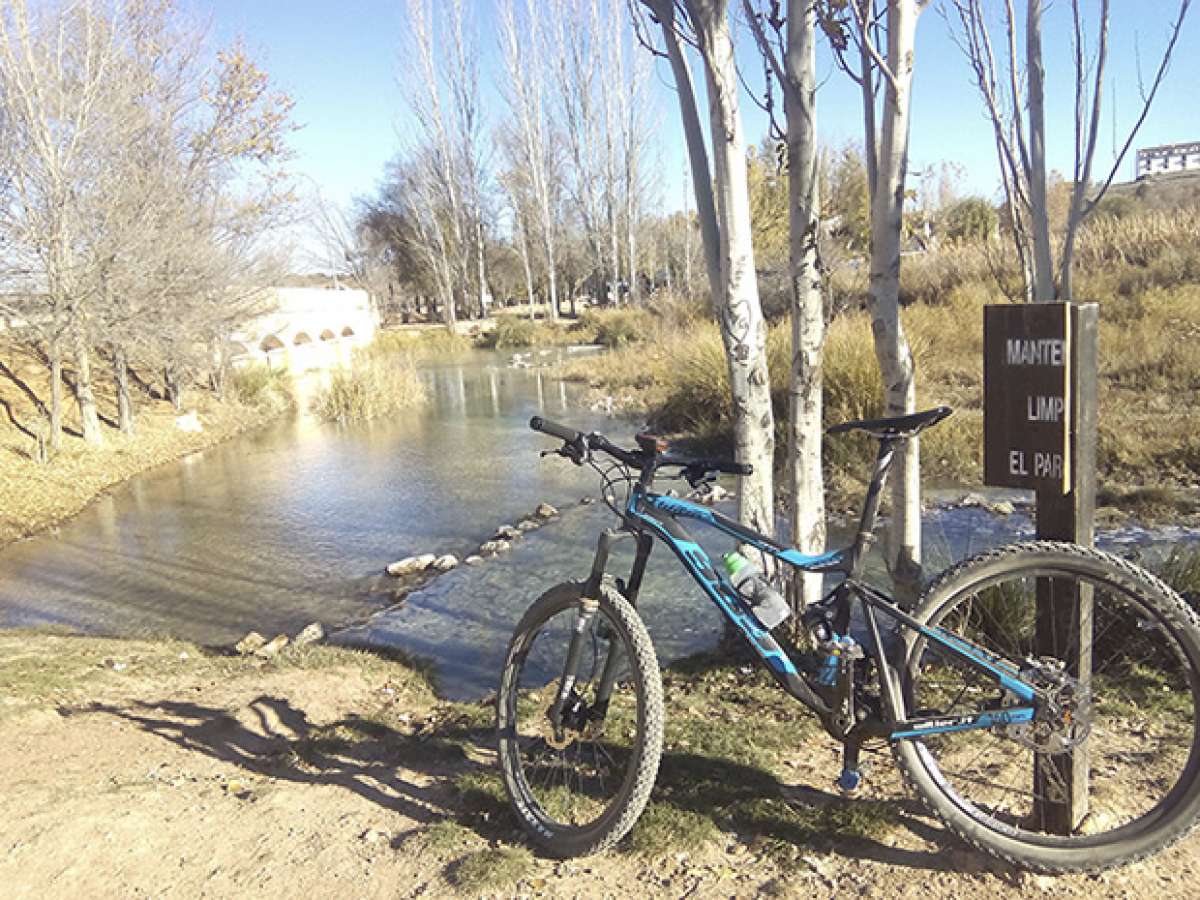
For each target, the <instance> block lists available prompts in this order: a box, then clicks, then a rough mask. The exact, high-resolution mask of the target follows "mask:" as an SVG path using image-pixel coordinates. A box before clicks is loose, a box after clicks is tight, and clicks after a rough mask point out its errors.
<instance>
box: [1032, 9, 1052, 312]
mask: <svg viewBox="0 0 1200 900" xmlns="http://www.w3.org/2000/svg"><path fill="white" fill-rule="evenodd" d="M1043 2H1044V0H1029V6H1028V8H1027V11H1026V20H1025V49H1026V53H1027V56H1026V71H1027V73H1028V79H1029V166H1030V171H1029V203H1030V206H1031V207H1032V215H1031V216H1030V223H1029V224H1030V228H1031V229H1032V230H1033V299H1034V300H1035V301H1037V302H1049V301H1052V300H1053V299H1054V260H1053V257H1052V254H1051V249H1050V216H1049V212H1048V208H1047V206H1046V107H1045V84H1046V69H1045V66H1043V65H1042V3H1043Z"/></svg>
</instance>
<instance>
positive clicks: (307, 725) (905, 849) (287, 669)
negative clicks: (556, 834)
mask: <svg viewBox="0 0 1200 900" xmlns="http://www.w3.org/2000/svg"><path fill="white" fill-rule="evenodd" d="M0 661H2V662H0V691H2V693H3V696H4V698H5V699H4V702H3V705H2V706H0V779H3V781H4V783H5V784H6V785H7V789H6V790H5V791H4V794H3V797H2V799H0V884H2V885H4V888H3V894H4V895H5V896H6V897H39V898H40V897H49V896H55V897H109V896H113V897H143V896H146V897H240V896H256V897H284V896H287V897H296V896H301V897H304V896H307V897H330V896H347V897H349V896H353V897H376V896H378V897H383V896H387V897H417V896H445V895H451V894H464V895H470V894H475V893H485V894H495V895H498V896H547V897H624V896H635V895H636V896H655V897H658V896H662V897H698V898H704V897H714V898H715V897H752V896H760V895H763V894H770V895H775V896H797V897H801V896H802V897H814V896H815V897H824V896H867V897H898V896H910V897H923V898H942V897H947V898H948V897H961V896H968V895H969V896H972V897H1017V896H1031V895H1032V896H1038V895H1045V896H1053V897H1093V898H1094V897H1148V896H1154V897H1194V896H1195V895H1196V887H1195V885H1196V878H1197V874H1198V873H1197V869H1198V863H1200V858H1198V855H1197V851H1198V850H1200V841H1198V840H1197V839H1196V838H1192V839H1191V840H1189V841H1188V842H1186V843H1184V844H1183V845H1181V846H1180V847H1177V848H1174V849H1173V850H1171V851H1169V852H1167V853H1165V854H1163V855H1161V856H1160V857H1158V858H1157V859H1155V860H1153V861H1152V862H1151V863H1148V864H1143V865H1140V866H1136V867H1133V868H1130V869H1126V870H1122V871H1119V872H1116V873H1111V874H1106V875H1103V876H1099V877H1070V878H1063V879H1052V878H1039V877H1032V876H1027V875H1023V874H1021V873H1018V872H1014V871H1012V870H1009V869H1007V868H1005V867H1001V866H998V865H994V864H992V863H991V862H990V861H988V860H987V859H985V858H983V857H981V856H979V855H977V854H975V853H973V852H972V851H970V850H968V849H966V848H965V847H963V846H962V845H960V844H958V843H956V842H954V841H953V840H952V839H950V838H949V837H948V836H947V835H946V834H945V833H944V832H943V831H942V829H941V828H940V827H939V826H938V825H937V824H936V823H935V822H934V821H933V820H931V819H930V818H929V817H928V816H926V815H925V814H924V813H923V812H922V811H921V810H920V808H919V807H918V806H917V805H916V804H914V803H912V802H911V801H909V800H907V799H905V798H903V797H901V796H899V795H898V794H897V793H895V789H894V782H893V781H892V780H891V777H890V769H889V767H888V766H887V765H886V761H885V760H882V759H881V760H880V761H879V762H878V763H877V764H876V767H875V768H876V774H877V775H878V776H879V777H878V778H877V779H876V780H875V781H874V782H873V786H872V791H873V794H872V796H871V798H870V799H868V800H866V801H861V803H862V804H864V805H862V806H860V807H858V808H859V809H862V810H870V811H871V812H872V815H882V818H883V820H885V821H886V823H887V826H886V828H883V829H882V830H880V829H876V828H871V829H868V830H867V832H864V833H868V832H869V833H870V834H871V835H872V836H870V837H863V836H859V837H854V836H849V837H840V836H838V835H834V839H833V840H831V839H830V836H829V835H809V836H808V837H805V836H804V835H803V834H801V833H799V832H793V833H792V837H793V838H795V839H794V840H791V841H783V840H782V838H786V837H787V836H788V834H789V833H788V832H787V831H782V830H778V831H773V830H772V828H773V826H772V825H771V823H770V822H769V821H766V820H764V827H763V829H762V830H760V831H758V833H750V832H746V833H736V832H734V831H727V830H716V831H713V832H705V833H704V839H703V840H701V841H699V842H698V843H695V844H694V845H688V844H687V842H686V841H684V842H683V843H678V840H679V839H678V837H677V838H676V840H677V843H676V845H675V846H674V847H668V848H666V849H664V848H663V847H659V848H658V849H657V850H655V849H653V842H649V848H650V849H647V842H646V841H644V840H643V841H642V842H641V845H642V846H641V849H637V846H638V842H636V841H635V842H634V848H633V849H628V850H626V851H624V852H614V853H609V854H605V855H602V856H599V857H594V858H588V859H583V860H576V861H571V862H557V861H554V860H548V859H540V858H537V857H535V856H532V855H531V854H529V853H528V851H527V850H525V849H524V848H523V846H522V845H521V843H520V840H519V836H518V835H517V834H516V833H514V832H513V830H512V821H511V820H509V819H508V818H507V817H506V814H505V812H504V808H503V805H502V804H501V803H500V802H499V801H498V799H497V798H496V796H495V794H494V782H493V781H492V780H491V779H492V772H491V769H490V767H489V758H490V756H489V751H488V750H487V749H486V742H487V729H486V725H487V721H488V719H489V717H490V713H489V711H488V710H487V708H486V707H483V706H463V705H456V706H450V705H446V704H439V703H438V702H437V701H436V700H435V699H434V698H433V696H432V694H431V693H430V692H429V690H428V688H427V686H426V685H425V684H424V682H423V681H422V679H421V678H420V677H419V676H418V675H416V674H415V673H413V672H412V671H411V670H409V669H407V668H405V667H403V666H400V665H397V664H394V663H387V662H384V661H380V660H378V659H377V658H375V657H368V656H366V655H364V654H351V653H348V652H346V651H331V650H325V649H319V650H313V651H309V652H298V653H295V654H291V655H289V656H287V657H285V658H283V659H281V660H277V661H272V662H260V661H245V660H228V659H220V658H212V657H207V656H204V655H202V654H200V653H199V652H198V651H196V650H195V648H189V647H188V646H187V645H183V644H174V643H168V644H148V643H133V642H107V641H99V640H93V639H79V638H66V637H45V636H37V637H32V636H27V635H26V636H4V637H0ZM681 714H687V713H686V712H683V713H681ZM677 744H678V742H677ZM832 751H833V747H832V745H830V744H827V743H824V742H822V741H820V740H819V739H815V738H811V737H806V738H805V740H804V741H803V742H802V743H801V744H799V745H798V746H797V747H795V748H794V750H793V751H792V752H791V753H789V754H787V756H786V758H784V759H783V760H782V761H781V764H780V771H782V772H784V773H786V777H781V778H780V780H779V783H778V784H777V785H775V786H774V787H771V786H769V782H764V785H765V786H763V787H761V789H760V788H759V787H757V786H756V787H755V788H754V790H761V792H762V793H763V794H764V795H765V796H764V797H763V798H762V799H763V800H764V802H776V803H786V804H790V805H792V806H793V807H794V806H796V805H800V806H811V807H813V808H824V809H826V810H827V811H828V812H829V814H830V817H829V818H828V821H829V822H834V823H836V822H841V821H843V820H844V819H845V817H846V816H847V815H849V814H850V813H847V812H846V810H847V809H850V810H851V813H852V811H853V809H855V807H854V805H853V804H850V805H849V806H847V804H846V801H842V800H841V799H840V798H833V797H831V796H830V795H828V794H827V793H825V787H826V784H827V782H828V779H829V778H830V777H831V776H832V773H833V771H834V768H835V765H834V757H833V753H832ZM688 759H689V757H688V756H687V755H686V754H685V753H684V751H683V750H682V749H681V748H680V747H679V746H678V745H676V746H674V747H672V746H671V745H669V746H668V752H667V755H666V757H665V759H664V764H663V765H664V774H663V777H662V778H660V783H664V784H669V783H671V780H672V778H674V777H676V776H677V775H678V774H679V773H680V772H681V771H682V770H684V769H685V768H686V766H687V764H688ZM713 774H714V777H718V778H733V777H735V773H734V772H733V770H732V769H731V770H729V771H717V772H715V773H713ZM760 774H761V773H760ZM664 808H665V807H664ZM654 809H655V807H652V811H653V810H654ZM653 818H654V817H653V816H651V819H653ZM649 827H653V826H649ZM839 827H840V826H839ZM856 827H857V826H856ZM853 830H854V829H850V831H853ZM860 830H861V829H860ZM635 834H636V832H635ZM680 847H686V849H679V848H680Z"/></svg>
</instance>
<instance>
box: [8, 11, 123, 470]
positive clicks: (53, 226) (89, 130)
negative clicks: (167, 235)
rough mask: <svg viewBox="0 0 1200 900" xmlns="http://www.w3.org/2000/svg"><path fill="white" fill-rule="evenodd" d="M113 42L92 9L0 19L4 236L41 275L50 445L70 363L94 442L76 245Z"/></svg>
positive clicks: (103, 125) (58, 427)
mask: <svg viewBox="0 0 1200 900" xmlns="http://www.w3.org/2000/svg"><path fill="white" fill-rule="evenodd" d="M119 55H120V40H119V35H118V32H117V30H116V29H115V28H114V27H113V23H112V22H111V21H109V20H107V19H106V18H105V17H104V16H103V15H101V14H100V13H99V12H98V11H97V9H96V8H95V7H94V5H93V4H91V3H78V4H73V5H71V6H69V7H63V8H61V9H59V8H56V7H45V8H42V9H38V10H36V11H31V10H30V9H29V8H28V6H27V5H26V3H25V2H24V0H14V2H13V3H11V4H9V5H8V6H7V8H6V9H5V10H4V14H3V15H0V96H2V97H3V98H4V101H5V129H6V131H7V132H8V140H6V142H5V150H6V152H7V157H8V158H7V159H6V161H5V163H6V165H5V168H6V170H7V172H8V173H9V176H10V178H9V182H8V187H9V192H8V197H7V202H6V203H5V205H4V214H5V222H4V230H5V233H6V235H7V236H8V239H9V241H10V243H11V245H12V246H13V249H14V251H15V255H19V256H20V257H21V258H22V259H23V260H25V261H27V262H28V263H32V264H33V266H34V267H35V269H36V271H37V272H38V273H39V274H40V276H41V279H42V284H41V285H40V290H39V291H37V293H38V294H40V295H41V296H42V297H43V299H44V301H45V303H44V306H43V307H42V308H41V309H39V310H36V311H33V312H32V314H31V316H30V317H29V321H32V322H36V323H38V325H37V328H38V331H39V332H40V334H41V336H42V337H43V339H44V349H45V353H46V357H47V360H48V363H49V368H50V379H51V401H50V408H49V412H50V444H51V447H52V448H53V449H55V450H57V449H59V448H60V447H61V441H62V387H61V385H62V365H63V361H64V358H65V357H66V356H68V355H69V356H70V357H72V358H73V361H74V363H75V396H76V400H77V402H78V405H79V416H80V422H81V425H82V429H83V437H84V440H85V441H87V442H88V443H91V444H99V443H100V442H101V440H102V437H101V431H100V420H99V417H98V414H97V411H96V400H95V394H94V392H93V389H92V382H91V361H90V358H89V356H88V342H89V334H88V331H89V326H90V319H91V314H90V310H89V307H88V306H87V305H86V303H85V291H84V287H83V284H82V280H83V279H82V274H83V264H82V260H80V259H79V251H80V235H81V232H82V230H83V227H84V225H83V223H84V222H85V221H86V210H85V209H84V208H82V206H81V203H80V198H83V197H86V196H88V187H87V184H86V182H87V179H88V177H89V176H90V175H92V174H93V173H94V172H96V171H97V170H102V169H103V167H104V165H105V162H106V160H107V158H108V157H110V156H111V151H112V149H113V148H112V144H111V143H110V142H108V141H107V140H106V130H107V129H108V128H109V127H110V126H111V125H113V124H114V123H113V122H112V121H110V120H109V119H108V116H107V115H106V114H108V113H111V112H112V111H113V109H112V107H113V105H114V100H116V101H117V102H118V103H119V98H116V97H114V92H116V91H119V90H120V88H121V86H122V85H121V84H120V79H117V78H114V77H113V76H115V75H116V74H117V73H116V71H115V70H116V68H117V65H118V58H119Z"/></svg>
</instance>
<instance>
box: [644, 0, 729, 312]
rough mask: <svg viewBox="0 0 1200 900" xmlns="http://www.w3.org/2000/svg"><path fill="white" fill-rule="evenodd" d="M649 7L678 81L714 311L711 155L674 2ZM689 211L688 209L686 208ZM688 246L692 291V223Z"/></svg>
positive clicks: (717, 241)
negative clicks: (659, 24) (658, 26)
mask: <svg viewBox="0 0 1200 900" xmlns="http://www.w3.org/2000/svg"><path fill="white" fill-rule="evenodd" d="M647 5H648V6H649V7H650V9H651V10H652V11H653V12H654V15H655V16H656V17H657V18H658V20H659V22H660V23H661V24H662V32H663V43H664V44H666V47H667V58H668V59H669V61H670V63H671V72H672V74H673V75H674V77H675V88H676V91H677V93H678V95H679V112H680V116H681V117H682V119H683V136H684V140H685V142H686V144H687V151H688V168H689V170H690V171H691V173H692V187H693V193H694V194H695V197H696V216H697V218H698V219H699V220H700V240H701V243H702V245H703V248H704V265H705V269H706V271H707V272H708V284H709V294H710V296H711V298H712V305H713V309H714V310H715V309H719V308H720V307H721V237H720V228H719V226H718V224H717V208H716V206H715V205H714V203H713V195H712V176H711V175H710V173H709V168H708V151H707V150H706V149H705V145H704V130H703V128H702V126H701V124H700V113H699V110H698V109H697V107H696V91H695V87H694V86H693V85H692V72H691V69H690V68H689V66H688V62H687V57H686V56H684V55H683V48H682V47H681V46H680V44H679V37H678V35H676V33H675V5H674V0H647ZM685 210H686V207H685ZM685 227H687V228H688V231H687V232H686V237H687V240H688V242H687V243H686V244H685V251H684V261H685V265H686V271H687V274H686V275H685V282H686V283H687V285H688V287H689V288H690V287H691V282H692V271H691V268H692V261H691V244H690V239H691V230H690V227H691V223H690V222H685Z"/></svg>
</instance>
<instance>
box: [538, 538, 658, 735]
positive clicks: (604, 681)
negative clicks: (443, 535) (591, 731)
mask: <svg viewBox="0 0 1200 900" xmlns="http://www.w3.org/2000/svg"><path fill="white" fill-rule="evenodd" d="M633 537H636V538H637V541H638V548H637V555H636V556H635V557H634V561H633V569H632V570H631V571H630V574H629V583H628V584H627V585H625V588H624V591H623V593H624V595H625V598H626V599H627V600H629V602H630V603H636V601H637V594H638V591H639V590H640V589H641V586H642V577H643V575H644V574H645V571H646V560H647V558H648V557H649V556H650V549H651V547H652V546H653V543H654V542H653V539H652V538H651V537H650V536H649V535H648V534H645V533H644V532H636V533H635V532H632V531H615V530H613V529H608V530H606V531H604V533H603V534H601V535H600V540H599V541H598V542H597V544H596V556H595V558H594V559H593V560H592V571H591V574H590V575H589V576H588V579H587V581H586V582H584V585H583V598H582V600H581V601H580V608H579V616H578V618H577V619H576V620H575V628H574V630H573V631H572V632H571V643H570V646H569V647H568V648H567V659H566V662H565V664H564V665H563V673H562V678H561V679H559V683H558V695H557V697H555V701H554V705H553V706H552V707H551V709H550V721H551V722H552V723H553V725H554V727H555V730H558V729H559V728H561V725H562V714H563V709H564V708H565V704H566V702H567V698H568V697H569V696H570V695H571V690H572V688H574V687H575V682H576V681H577V680H578V677H579V660H580V658H581V657H582V656H583V643H584V640H585V637H584V635H585V634H587V631H588V628H589V626H590V625H591V623H592V619H593V618H594V617H595V615H596V612H597V611H598V610H599V609H600V601H599V599H598V598H599V596H600V586H601V584H602V582H603V580H604V572H605V569H606V568H607V567H608V557H609V554H610V553H611V551H612V547H613V545H614V544H616V543H618V542H619V541H623V540H627V539H629V538H633ZM614 638H616V635H615V634H609V635H607V639H608V648H609V649H608V655H607V657H606V658H605V661H604V669H603V672H602V674H601V676H600V684H599V686H598V688H597V690H596V700H595V703H594V705H593V712H594V713H595V714H596V716H595V717H596V718H603V715H604V712H605V711H606V710H607V707H608V701H609V698H610V697H611V696H612V689H613V684H614V683H615V681H616V672H617V665H618V663H619V662H620V659H619V657H620V655H621V654H620V650H619V645H618V644H615V643H614Z"/></svg>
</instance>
